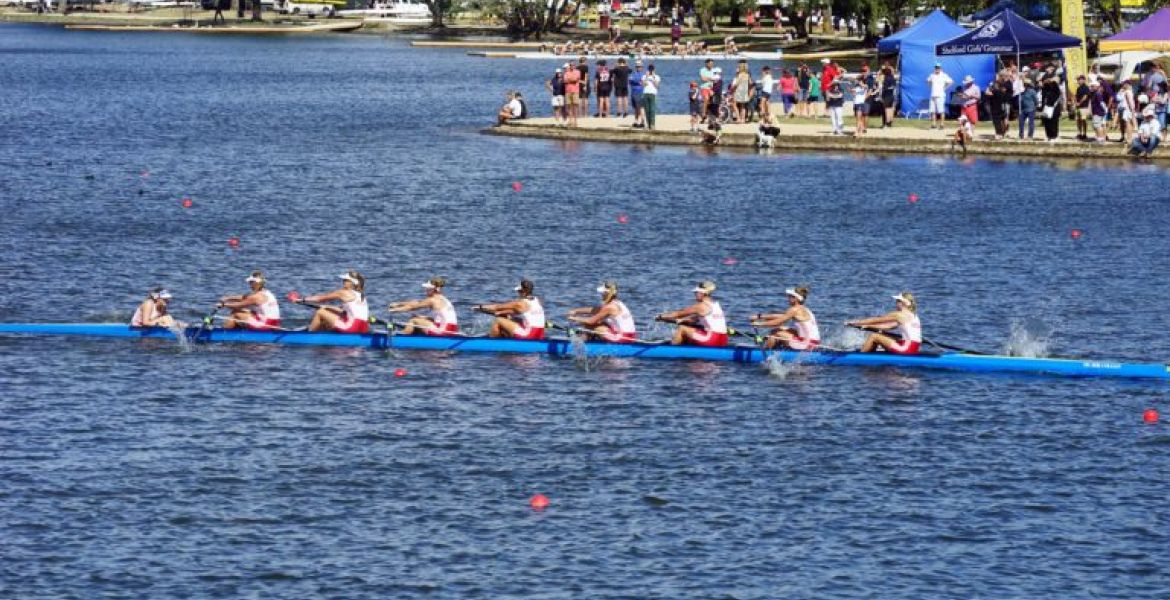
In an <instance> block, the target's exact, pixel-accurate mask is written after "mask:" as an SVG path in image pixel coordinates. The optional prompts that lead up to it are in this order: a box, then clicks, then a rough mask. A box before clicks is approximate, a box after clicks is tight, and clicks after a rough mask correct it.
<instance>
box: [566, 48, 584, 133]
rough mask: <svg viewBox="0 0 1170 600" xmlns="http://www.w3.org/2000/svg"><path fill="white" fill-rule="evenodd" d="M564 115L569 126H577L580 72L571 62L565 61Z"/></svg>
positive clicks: (579, 100)
mask: <svg viewBox="0 0 1170 600" xmlns="http://www.w3.org/2000/svg"><path fill="white" fill-rule="evenodd" d="M562 68H563V69H564V70H565V75H564V79H565V108H564V110H565V115H566V116H567V118H568V120H569V127H576V126H577V107H578V104H579V103H580V102H581V72H580V71H578V70H577V68H576V67H574V66H573V64H572V63H565V65H564V66H563V67H562Z"/></svg>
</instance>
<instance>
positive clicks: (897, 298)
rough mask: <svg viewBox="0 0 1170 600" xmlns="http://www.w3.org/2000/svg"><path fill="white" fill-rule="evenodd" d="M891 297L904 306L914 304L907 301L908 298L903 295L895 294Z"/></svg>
mask: <svg viewBox="0 0 1170 600" xmlns="http://www.w3.org/2000/svg"><path fill="white" fill-rule="evenodd" d="M890 297H891V298H893V299H894V300H895V301H897V302H902V303H904V304H913V302H911V301H909V300H907V299H906V297H905V296H903V295H902V294H894V295H893V296H890Z"/></svg>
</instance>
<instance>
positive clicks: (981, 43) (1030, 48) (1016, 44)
mask: <svg viewBox="0 0 1170 600" xmlns="http://www.w3.org/2000/svg"><path fill="white" fill-rule="evenodd" d="M1080 45H1081V40H1080V38H1075V37H1072V36H1069V35H1064V34H1063V33H1056V32H1055V31H1049V30H1047V29H1044V28H1043V27H1039V26H1037V25H1034V24H1032V23H1031V22H1029V21H1027V20H1026V19H1024V18H1023V17H1021V16H1020V15H1017V14H1016V13H1014V12H1012V11H1011V10H1005V11H1003V12H1001V13H999V14H998V15H995V16H994V17H992V18H990V19H988V20H987V22H986V23H984V24H983V27H980V28H978V29H974V30H971V31H968V32H967V33H964V34H963V35H960V36H958V37H956V38H952V39H949V40H947V41H945V42H942V43H941V44H937V45H936V46H935V53H936V54H938V55H939V56H944V57H945V56H970V55H973V54H1015V55H1017V57H1018V55H1020V54H1031V53H1033V52H1048V51H1050V50H1062V49H1064V48H1078V47H1080Z"/></svg>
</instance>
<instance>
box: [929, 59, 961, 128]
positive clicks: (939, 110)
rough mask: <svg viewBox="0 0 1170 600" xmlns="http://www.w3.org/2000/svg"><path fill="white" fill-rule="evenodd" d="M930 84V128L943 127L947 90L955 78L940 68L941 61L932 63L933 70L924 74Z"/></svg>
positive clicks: (945, 114)
mask: <svg viewBox="0 0 1170 600" xmlns="http://www.w3.org/2000/svg"><path fill="white" fill-rule="evenodd" d="M926 83H929V84H930V128H931V129H934V128H935V127H938V128H939V129H942V128H943V121H944V120H946V116H947V90H949V89H951V86H952V85H954V84H955V80H954V79H951V76H950V75H947V73H946V71H943V69H942V63H934V72H933V73H931V74H930V75H927V76H926Z"/></svg>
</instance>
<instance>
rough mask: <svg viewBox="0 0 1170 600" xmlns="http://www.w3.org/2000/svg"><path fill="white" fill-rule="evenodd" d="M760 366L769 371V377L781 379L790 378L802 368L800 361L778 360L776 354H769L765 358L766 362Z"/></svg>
mask: <svg viewBox="0 0 1170 600" xmlns="http://www.w3.org/2000/svg"><path fill="white" fill-rule="evenodd" d="M760 366H761V367H763V369H764V370H765V371H767V372H768V376H769V377H773V378H775V379H779V380H780V381H784V380H785V379H788V376H789V375H792V374H793V373H795V372H797V371H799V370H800V369H801V368H802V366H801V364H800V361H796V362H783V361H781V360H777V359H776V357H775V356H769V357H768V358H766V359H764V362H763V363H761V364H760Z"/></svg>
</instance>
